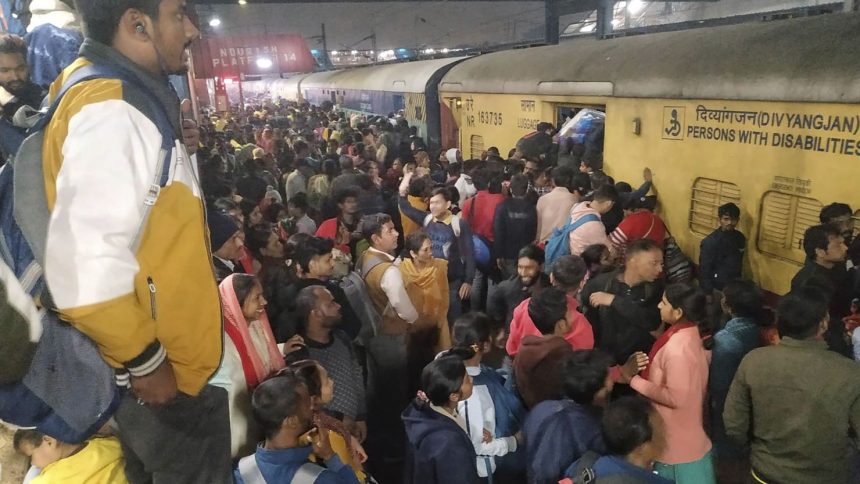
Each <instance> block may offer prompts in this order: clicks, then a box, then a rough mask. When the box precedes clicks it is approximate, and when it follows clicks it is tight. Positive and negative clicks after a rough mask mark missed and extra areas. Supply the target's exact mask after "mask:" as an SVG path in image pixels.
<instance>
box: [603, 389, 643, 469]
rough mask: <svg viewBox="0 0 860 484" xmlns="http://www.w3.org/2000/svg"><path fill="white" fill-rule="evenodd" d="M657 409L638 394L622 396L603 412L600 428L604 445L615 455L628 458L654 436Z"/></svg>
mask: <svg viewBox="0 0 860 484" xmlns="http://www.w3.org/2000/svg"><path fill="white" fill-rule="evenodd" d="M655 411H656V410H654V407H653V406H652V405H651V402H649V401H648V400H646V399H644V398H642V397H640V396H638V395H635V396H626V397H621V398H619V399H618V400H615V401H613V402H612V403H610V404H609V405H607V406H606V408H605V409H604V410H603V418H602V419H601V425H600V428H601V430H602V433H603V442H604V443H605V444H606V450H608V451H609V453H610V454H611V455H618V456H624V455H628V454H630V453H631V452H633V451H634V450H636V448H637V447H639V446H640V445H642V444H644V443H646V442H649V441H650V440H651V439H652V438H653V437H654V429H653V428H651V420H650V417H651V414H652V413H653V412H655Z"/></svg>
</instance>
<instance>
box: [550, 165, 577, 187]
mask: <svg viewBox="0 0 860 484" xmlns="http://www.w3.org/2000/svg"><path fill="white" fill-rule="evenodd" d="M574 173H575V172H574V171H573V168H571V167H569V166H559V167H557V168H556V169H554V170H553V171H552V182H553V183H554V184H555V186H557V187H564V188H567V187H569V186H570V184H571V182H572V181H573V175H574Z"/></svg>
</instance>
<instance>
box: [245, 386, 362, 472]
mask: <svg viewBox="0 0 860 484" xmlns="http://www.w3.org/2000/svg"><path fill="white" fill-rule="evenodd" d="M251 406H252V408H253V411H254V420H255V421H256V422H257V424H258V425H259V426H260V428H261V429H262V430H263V434H264V435H265V436H266V439H265V440H264V441H263V442H262V443H260V444H259V445H258V446H257V451H256V452H255V453H254V454H253V455H250V456H248V457H245V458H243V459H242V460H240V461H239V468H238V469H237V470H236V471H235V472H234V479H235V482H236V484H246V483H247V484H252V483H261V482H264V483H267V484H280V483H288V482H294V481H293V480H294V479H296V478H297V477H298V479H299V480H297V481H295V482H303V483H304V482H307V483H309V484H310V483H315V484H359V481H358V479H357V478H356V476H355V472H354V471H353V469H352V468H351V467H349V466H348V465H346V464H344V463H343V461H342V460H340V457H338V455H337V454H336V453H335V451H334V450H333V449H332V446H331V443H330V441H329V434H328V432H320V431H319V430H318V429H317V428H316V427H315V424H314V412H313V404H312V399H311V396H310V392H309V391H308V387H307V386H306V385H305V384H304V383H303V382H302V380H301V379H300V378H299V377H298V376H296V375H295V374H293V373H292V372H289V371H287V372H284V373H283V374H279V375H277V376H275V377H272V378H270V379H268V380H266V381H265V382H263V383H262V384H261V385H260V386H258V387H257V389H256V390H254V395H253V397H252V399H251ZM312 453H313V454H314V455H315V456H318V457H319V458H321V459H322V460H323V461H324V463H325V467H322V466H320V465H317V464H315V463H313V462H311V461H310V456H311V454H312Z"/></svg>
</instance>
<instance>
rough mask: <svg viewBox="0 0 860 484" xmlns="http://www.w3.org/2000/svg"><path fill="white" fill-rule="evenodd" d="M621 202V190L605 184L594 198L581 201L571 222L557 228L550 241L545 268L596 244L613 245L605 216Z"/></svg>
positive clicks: (549, 268)
mask: <svg viewBox="0 0 860 484" xmlns="http://www.w3.org/2000/svg"><path fill="white" fill-rule="evenodd" d="M617 201H618V192H616V191H615V187H613V186H611V185H602V186H601V187H600V188H598V189H597V190H595V191H594V195H593V200H591V201H589V202H582V203H578V204H576V205H574V206H573V208H572V209H571V211H570V221H569V222H568V223H567V224H566V225H565V226H563V227H561V228H557V229H555V230H553V232H552V235H550V237H549V239H548V240H547V242H546V246H545V248H544V250H545V251H546V262H545V263H544V271H546V272H547V273H549V272H551V271H552V264H553V263H554V262H555V261H556V259H558V258H559V257H561V256H565V255H580V254H582V252H583V251H585V249H586V248H588V247H589V246H591V245H594V244H603V245H605V246H607V247H610V248H611V247H612V244H611V242H610V241H609V237H607V235H606V229H605V228H604V226H603V222H602V221H601V220H600V217H601V215H603V214H605V213H607V212H608V211H609V210H610V209H612V207H613V205H615V203H616V202H617Z"/></svg>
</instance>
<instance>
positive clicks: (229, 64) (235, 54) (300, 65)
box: [191, 34, 316, 80]
mask: <svg viewBox="0 0 860 484" xmlns="http://www.w3.org/2000/svg"><path fill="white" fill-rule="evenodd" d="M191 55H192V56H193V58H194V76H195V77H196V78H198V79H213V78H215V77H220V78H222V79H223V78H237V79H240V80H241V79H244V77H245V76H261V75H266V74H281V73H286V72H313V70H314V67H315V66H316V62H315V61H314V58H313V56H311V52H310V50H308V46H307V44H306V43H305V39H304V38H303V37H302V36H301V35H299V34H272V35H246V36H241V37H210V38H206V39H202V40H198V41H197V42H195V43H194V44H193V46H192V48H191Z"/></svg>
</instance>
